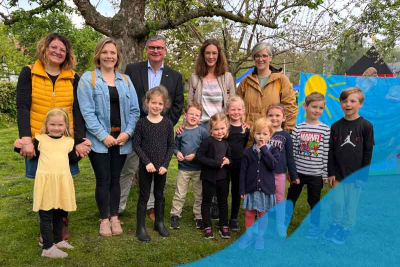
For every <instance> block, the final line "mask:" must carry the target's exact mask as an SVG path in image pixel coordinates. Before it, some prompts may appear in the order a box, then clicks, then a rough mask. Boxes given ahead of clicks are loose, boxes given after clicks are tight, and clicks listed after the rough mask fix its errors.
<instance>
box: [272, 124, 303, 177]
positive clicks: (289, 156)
mask: <svg viewBox="0 0 400 267" xmlns="http://www.w3.org/2000/svg"><path fill="white" fill-rule="evenodd" d="M268 144H270V145H272V146H275V147H278V148H279V150H280V152H281V153H280V158H279V162H278V165H277V166H276V169H275V173H286V171H287V170H289V175H290V179H291V180H292V181H293V180H296V179H297V178H298V175H297V170H296V163H295V161H294V157H293V141H292V137H291V136H290V134H289V133H288V132H286V131H285V130H282V131H278V132H275V133H274V134H273V135H272V137H271V139H269V141H268Z"/></svg>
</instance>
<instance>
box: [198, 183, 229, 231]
mask: <svg viewBox="0 0 400 267" xmlns="http://www.w3.org/2000/svg"><path fill="white" fill-rule="evenodd" d="M202 185H203V200H202V202H201V216H202V218H203V223H204V227H205V228H206V227H211V226H212V223H211V216H210V208H211V202H212V198H213V195H214V194H215V193H216V195H217V199H218V209H219V224H220V225H221V226H228V195H229V180H228V179H223V180H217V182H216V184H213V183H211V182H209V181H207V180H203V181H202Z"/></svg>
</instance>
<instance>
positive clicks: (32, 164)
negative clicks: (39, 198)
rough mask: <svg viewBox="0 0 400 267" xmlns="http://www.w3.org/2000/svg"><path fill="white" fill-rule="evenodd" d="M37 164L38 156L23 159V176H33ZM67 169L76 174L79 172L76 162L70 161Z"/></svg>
mask: <svg viewBox="0 0 400 267" xmlns="http://www.w3.org/2000/svg"><path fill="white" fill-rule="evenodd" d="M37 165H38V158H37V157H36V158H33V159H25V176H26V177H28V178H33V179H34V178H35V175H36V170H37ZM69 169H70V170H71V174H72V175H76V174H78V173H79V166H78V163H77V162H76V163H71V164H70V165H69Z"/></svg>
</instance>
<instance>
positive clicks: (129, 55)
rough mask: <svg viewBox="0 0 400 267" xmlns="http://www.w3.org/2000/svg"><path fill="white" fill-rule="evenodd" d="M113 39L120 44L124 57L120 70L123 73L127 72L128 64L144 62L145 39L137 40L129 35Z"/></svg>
mask: <svg viewBox="0 0 400 267" xmlns="http://www.w3.org/2000/svg"><path fill="white" fill-rule="evenodd" d="M111 37H113V36H111ZM113 38H114V39H115V40H116V42H117V43H118V47H119V50H120V53H121V56H122V64H121V68H120V70H121V72H122V73H123V72H125V67H126V65H127V64H130V63H136V62H140V61H143V50H144V47H145V44H146V43H145V40H144V39H141V40H137V39H135V38H132V37H130V36H129V35H124V36H121V37H113Z"/></svg>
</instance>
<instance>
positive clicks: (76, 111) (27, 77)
mask: <svg viewBox="0 0 400 267" xmlns="http://www.w3.org/2000/svg"><path fill="white" fill-rule="evenodd" d="M49 78H50V79H51V80H52V81H53V89H54V84H55V81H56V80H57V78H58V76H51V75H49ZM78 82H79V75H78V74H75V77H74V82H73V88H74V89H73V90H74V91H73V94H74V103H73V106H72V114H73V117H74V125H73V126H74V132H75V138H74V139H75V143H77V144H79V143H82V141H83V140H82V138H84V137H85V136H86V127H85V121H84V120H83V117H82V114H81V110H80V108H79V103H78V97H77V94H76V92H77V88H78ZM31 105H32V77H31V69H30V68H29V67H24V68H23V69H22V70H21V73H20V74H19V78H18V83H17V122H18V131H19V137H20V138H21V137H24V136H32V133H31V113H30V110H31Z"/></svg>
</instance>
